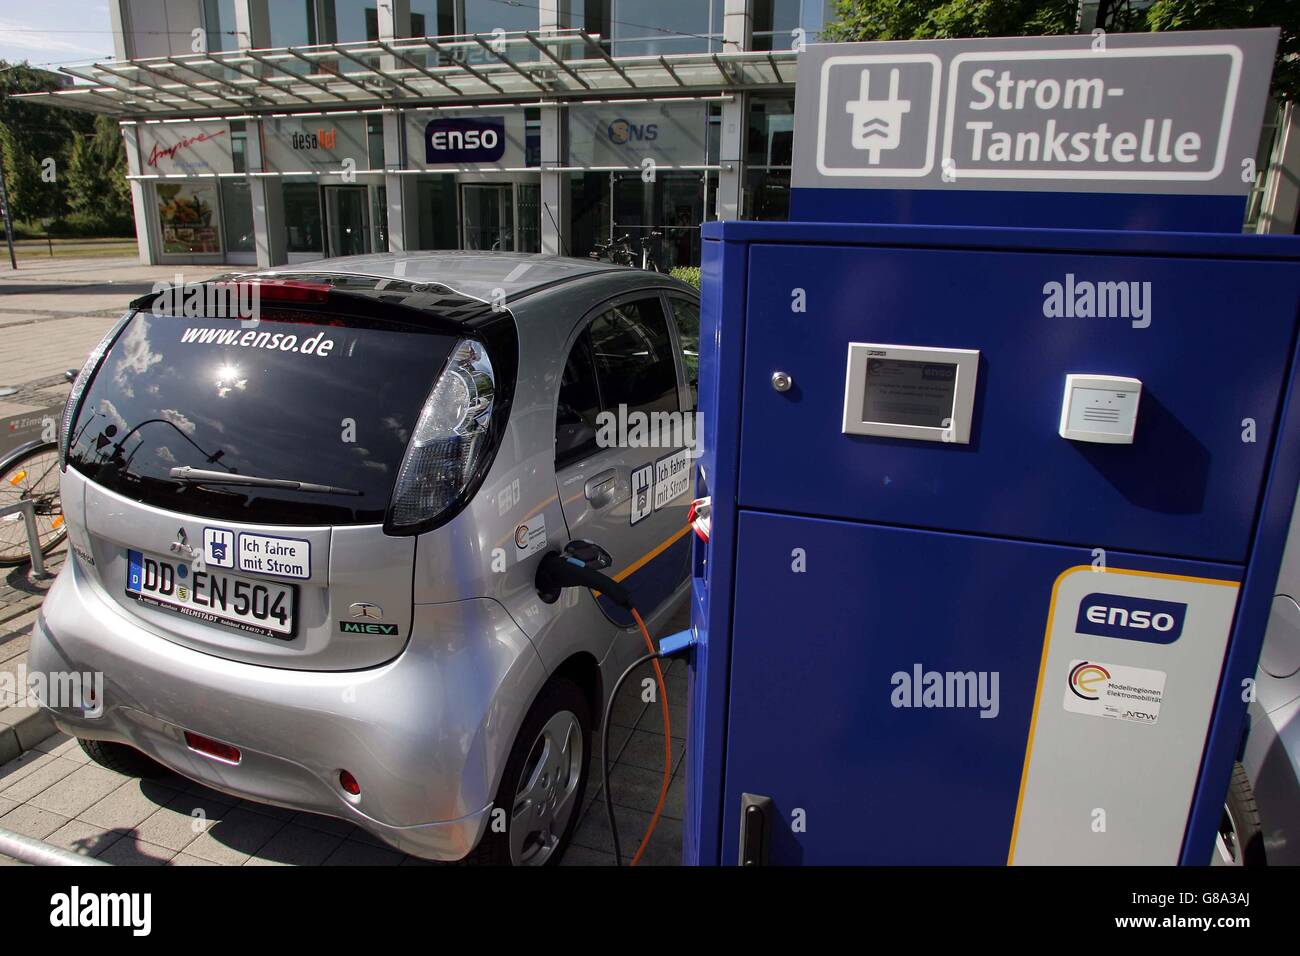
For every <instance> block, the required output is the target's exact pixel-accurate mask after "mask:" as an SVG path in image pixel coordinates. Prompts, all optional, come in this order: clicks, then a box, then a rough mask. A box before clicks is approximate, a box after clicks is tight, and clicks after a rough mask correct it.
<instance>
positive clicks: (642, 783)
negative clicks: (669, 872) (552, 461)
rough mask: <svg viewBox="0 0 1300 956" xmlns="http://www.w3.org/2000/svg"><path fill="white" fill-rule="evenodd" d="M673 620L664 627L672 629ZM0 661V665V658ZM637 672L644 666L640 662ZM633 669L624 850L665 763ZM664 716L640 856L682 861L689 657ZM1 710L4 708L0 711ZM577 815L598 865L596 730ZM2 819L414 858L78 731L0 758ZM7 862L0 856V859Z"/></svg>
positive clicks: (78, 837)
mask: <svg viewBox="0 0 1300 956" xmlns="http://www.w3.org/2000/svg"><path fill="white" fill-rule="evenodd" d="M34 617H35V614H34V612H29V613H28V614H27V615H24V616H22V617H20V618H16V619H14V620H13V621H11V622H10V624H8V625H5V624H0V632H5V633H3V634H0V658H3V657H4V648H5V647H6V642H9V646H10V647H11V649H12V648H13V647H18V646H21V647H22V648H23V651H25V650H26V644H25V643H24V639H25V638H26V636H27V635H28V634H29V632H30V624H31V620H32V619H33V618H34ZM682 620H684V617H683V618H681V619H679V620H678V621H674V622H673V623H672V624H671V625H670V626H668V627H667V628H665V629H664V633H669V632H671V631H673V630H678V629H680V627H681V626H684V625H683V624H682V623H681V621H682ZM3 666H4V665H3V664H0V667H3ZM643 670H644V674H645V675H646V676H648V675H650V674H651V671H650V668H649V667H648V666H644V667H643ZM642 676H643V675H642V674H641V673H638V674H636V675H634V676H633V677H631V678H629V679H628V681H627V683H626V684H625V685H624V688H623V691H622V693H620V695H619V702H618V704H617V705H616V706H615V708H614V713H613V715H612V718H611V722H610V727H611V737H610V756H611V760H612V761H613V770H612V772H611V774H610V779H611V787H612V793H613V796H614V803H615V814H616V818H617V820H618V824H619V834H620V836H621V838H622V842H623V847H624V854H625V857H624V860H625V862H626V859H627V858H628V857H630V856H631V854H632V853H633V852H635V850H636V846H637V844H638V843H639V841H640V838H641V834H642V832H643V831H644V829H645V826H646V824H647V823H648V822H649V819H650V814H651V812H652V811H653V810H654V804H655V801H656V800H657V799H658V795H659V786H660V782H661V779H662V773H663V749H664V743H663V740H664V738H663V734H662V717H661V715H660V709H659V706H658V704H646V703H643V702H642V701H641V696H640V687H641V681H640V678H641V677H642ZM665 679H666V681H667V684H668V695H669V715H670V719H671V721H672V734H673V736H672V754H673V782H672V786H671V788H670V789H669V793H668V801H667V803H666V805H665V809H664V813H663V815H662V817H661V818H660V821H659V825H658V827H657V828H656V830H655V834H654V837H653V839H652V840H651V843H650V846H649V847H648V848H647V850H646V855H645V857H644V859H643V861H642V864H643V865H651V866H662V865H676V864H678V863H679V862H680V861H681V842H682V815H683V810H684V804H685V769H684V759H683V758H684V754H685V743H686V742H685V737H686V665H685V663H684V662H683V661H680V660H678V661H673V662H672V663H671V665H670V666H669V667H668V668H667V670H666V671H665ZM0 713H2V712H0ZM593 746H594V753H593V755H592V763H591V775H590V777H589V784H588V791H587V795H586V798H585V799H584V806H583V811H582V814H583V815H582V817H581V819H580V821H579V823H578V827H577V829H576V831H575V833H574V838H573V845H572V846H571V847H570V848H569V850H568V852H567V853H566V855H565V858H564V865H566V866H607V865H611V864H612V863H613V860H614V857H613V844H612V842H611V840H610V834H609V826H608V824H607V823H606V820H605V807H604V802H603V800H602V799H600V762H599V754H600V741H599V738H598V737H597V739H596V740H594V741H593ZM0 827H5V828H6V829H9V830H14V831H16V832H18V833H22V834H25V835H27V836H31V837H35V838H36V839H40V840H45V841H46V842H49V843H52V844H54V845H56V846H60V847H63V848H64V849H68V850H72V851H73V852H76V853H81V854H86V855H90V856H94V857H98V858H100V859H103V860H105V861H107V862H110V863H115V864H118V865H158V864H169V865H172V866H202V865H221V866H262V865H275V864H288V865H308V866H310V865H317V864H329V865H397V864H404V865H414V864H423V863H426V862H427V861H424V860H418V859H416V858H414V857H410V856H406V855H404V854H401V853H398V852H397V851H395V850H392V849H391V848H389V847H387V846H384V845H383V844H382V843H380V842H379V841H378V840H376V839H375V838H374V837H372V836H370V835H369V834H367V833H365V832H363V831H361V830H358V829H357V828H355V827H353V826H352V825H351V824H348V823H344V822H343V821H340V820H335V819H332V818H330V817H321V816H316V815H315V814H309V813H296V812H293V811H288V810H282V809H279V808H277V807H270V806H265V805H262V804H257V803H252V802H250V801H247V800H238V799H236V798H233V797H230V796H227V795H225V794H221V793H217V792H215V791H212V790H209V789H207V788H206V787H203V786H200V785H199V784H196V783H193V782H191V781H189V780H186V779H185V778H183V777H180V776H177V775H175V774H170V773H168V774H166V775H165V776H163V777H161V778H159V779H157V780H140V779H136V778H132V777H125V776H123V775H121V774H118V773H115V772H113V771H111V770H106V769H104V768H103V767H100V766H98V765H97V764H93V763H91V762H90V761H89V759H88V758H87V757H86V755H85V754H84V753H83V752H82V750H81V748H80V747H79V746H78V745H77V743H76V741H75V740H71V739H69V738H67V737H65V736H64V735H62V734H55V735H53V736H51V737H48V738H46V739H45V740H43V741H41V742H39V743H37V744H36V746H35V749H33V750H29V751H28V752H27V753H25V754H23V756H21V757H19V758H18V759H16V760H12V761H10V762H9V763H6V764H4V765H2V766H0ZM14 862H15V861H13V860H9V859H7V858H5V857H3V856H0V865H5V864H12V863H14Z"/></svg>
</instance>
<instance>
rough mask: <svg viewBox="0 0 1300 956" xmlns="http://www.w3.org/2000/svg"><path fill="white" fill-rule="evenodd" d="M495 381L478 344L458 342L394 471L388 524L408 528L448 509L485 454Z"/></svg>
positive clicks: (459, 494)
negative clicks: (404, 453)
mask: <svg viewBox="0 0 1300 956" xmlns="http://www.w3.org/2000/svg"><path fill="white" fill-rule="evenodd" d="M495 392H496V378H495V376H494V374H493V371H492V362H491V360H490V359H489V358H488V354H487V350H486V349H485V348H484V347H483V343H482V342H478V341H476V340H474V339H461V340H460V341H459V342H457V343H456V346H455V347H454V348H453V349H452V350H451V356H450V358H448V359H447V364H446V366H444V367H443V370H442V374H441V375H439V376H438V380H437V382H435V383H434V386H433V390H432V391H430V392H429V397H428V398H427V399H425V402H424V407H423V408H422V409H421V410H420V417H419V418H418V419H417V420H416V423H415V429H414V430H413V431H412V433H411V441H410V444H408V445H407V448H406V457H405V458H403V459H402V467H401V469H400V470H399V471H398V473H397V483H396V485H395V486H394V487H393V500H392V505H391V507H390V509H389V515H390V517H389V524H390V525H391V526H392V527H393V528H413V527H416V526H419V525H421V524H423V523H425V522H427V521H430V520H432V519H433V518H436V517H437V516H438V515H440V514H441V513H442V512H443V511H445V510H446V509H447V508H448V507H450V506H451V505H453V504H454V503H455V502H456V501H457V500H458V499H459V498H460V497H461V495H462V494H463V493H464V492H465V490H466V488H467V487H468V486H469V484H470V481H471V480H472V479H473V477H474V474H475V472H476V470H477V469H478V466H479V464H480V463H481V461H482V456H483V455H484V454H485V453H486V452H487V450H488V438H489V431H490V429H491V425H492V409H493V398H494V395H495Z"/></svg>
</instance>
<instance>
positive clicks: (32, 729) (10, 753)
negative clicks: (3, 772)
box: [0, 707, 55, 764]
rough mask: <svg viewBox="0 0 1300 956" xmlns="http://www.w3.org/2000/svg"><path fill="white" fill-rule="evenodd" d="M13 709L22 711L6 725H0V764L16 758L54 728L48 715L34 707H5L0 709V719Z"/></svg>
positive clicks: (33, 746)
mask: <svg viewBox="0 0 1300 956" xmlns="http://www.w3.org/2000/svg"><path fill="white" fill-rule="evenodd" d="M15 710H19V711H24V713H23V715H22V716H21V717H19V718H18V719H17V720H15V721H14V722H13V723H11V724H9V725H8V726H4V727H0V764H6V763H8V762H9V761H11V760H16V759H18V758H19V757H21V756H22V755H23V754H25V753H27V751H29V750H32V749H34V748H35V747H36V745H37V744H39V743H40V742H41V741H42V740H44V739H45V738H47V737H49V736H51V735H52V734H53V733H54V730H55V728H54V721H53V720H51V719H50V715H49V714H47V713H46V712H45V711H43V710H40V709H39V708H36V707H9V708H6V709H5V710H3V711H0V720H2V719H4V718H6V717H7V716H8V715H9V713H10V712H12V711H15Z"/></svg>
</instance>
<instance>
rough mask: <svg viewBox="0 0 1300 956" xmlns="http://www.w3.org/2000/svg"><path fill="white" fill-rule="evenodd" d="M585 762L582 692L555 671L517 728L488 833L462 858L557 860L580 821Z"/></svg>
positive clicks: (506, 862)
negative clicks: (554, 675) (517, 732)
mask: <svg viewBox="0 0 1300 956" xmlns="http://www.w3.org/2000/svg"><path fill="white" fill-rule="evenodd" d="M590 764H591V711H590V709H589V708H588V705H587V698H586V697H585V696H584V695H583V693H582V691H580V690H579V689H578V687H577V685H575V684H574V683H573V682H572V681H568V680H565V679H563V678H556V679H554V680H552V681H551V682H550V683H548V684H547V685H546V686H545V687H544V688H542V692H541V693H540V694H538V695H537V700H536V701H534V702H533V706H532V707H531V708H530V709H529V711H528V715H527V716H526V717H525V718H524V722H523V726H521V727H520V728H519V734H518V736H517V737H516V738H515V743H514V746H513V747H512V748H511V751H510V757H509V759H508V760H507V761H506V766H505V772H504V773H503V774H502V776H501V786H500V788H499V789H498V791H497V798H496V802H495V803H494V804H493V810H492V813H491V814H490V819H489V823H488V832H487V833H486V835H484V837H483V840H482V842H480V843H479V845H478V848H477V849H476V850H475V851H474V853H472V854H471V855H470V857H469V859H468V860H467V861H466V862H469V863H475V864H480V865H489V866H554V865H556V864H557V863H559V862H560V858H561V857H562V856H563V855H564V851H565V849H566V848H567V847H568V845H569V839H570V837H572V836H573V830H574V828H575V827H576V826H577V824H578V817H579V816H580V811H581V807H582V797H583V794H584V793H585V792H586V789H587V771H588V768H589V767H590ZM500 810H504V811H505V813H504V815H503V814H501V813H499V812H498V811H500Z"/></svg>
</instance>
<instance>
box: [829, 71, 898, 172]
mask: <svg viewBox="0 0 1300 956" xmlns="http://www.w3.org/2000/svg"><path fill="white" fill-rule="evenodd" d="M870 92H871V71H870V70H863V71H862V77H861V85H860V86H859V88H858V96H859V98H858V99H856V100H849V102H848V103H846V104H845V106H844V111H845V112H846V113H849V114H851V115H852V116H853V148H854V149H865V150H866V151H867V162H869V163H870V164H871V165H872V166H875V165H878V164H879V163H880V154H881V152H882V151H883V150H887V149H897V148H898V142H899V137H900V135H901V133H902V129H903V114H904V113H906V112H908V111H909V110H910V109H911V108H912V101H911V100H900V99H899V98H898V70H897V69H892V70H890V71H889V98H888V99H884V100H873V99H871V96H870Z"/></svg>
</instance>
